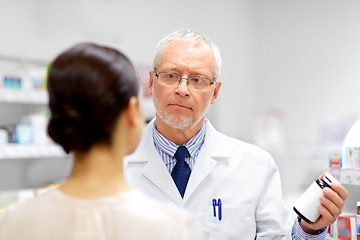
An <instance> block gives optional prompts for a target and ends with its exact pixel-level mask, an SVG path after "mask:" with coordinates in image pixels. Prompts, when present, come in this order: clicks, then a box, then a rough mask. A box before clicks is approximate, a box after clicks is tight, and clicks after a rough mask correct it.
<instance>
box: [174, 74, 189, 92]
mask: <svg viewBox="0 0 360 240" xmlns="http://www.w3.org/2000/svg"><path fill="white" fill-rule="evenodd" d="M177 92H178V93H179V94H184V95H186V94H189V85H188V80H187V78H181V79H180V80H179V85H178V87H177Z"/></svg>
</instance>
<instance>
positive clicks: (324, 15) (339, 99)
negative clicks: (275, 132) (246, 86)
mask: <svg viewBox="0 0 360 240" xmlns="http://www.w3.org/2000/svg"><path fill="white" fill-rule="evenodd" d="M253 9H254V14H253V21H252V22H253V24H254V25H253V27H254V45H255V48H254V65H253V66H254V67H255V68H256V69H255V70H254V71H253V75H252V77H253V79H254V82H255V86H254V89H256V90H255V92H254V93H255V94H256V97H255V100H256V103H255V106H256V107H255V109H257V110H262V109H269V108H275V109H276V110H277V111H278V112H280V113H281V114H280V116H281V117H280V121H279V122H280V123H281V124H280V127H279V128H280V130H281V131H280V132H281V133H282V137H283V139H284V141H283V146H282V147H283V148H282V149H281V151H277V152H274V151H273V154H274V155H275V156H276V160H277V162H278V165H279V168H280V170H281V172H282V175H283V184H284V188H285V191H286V192H291V191H294V189H297V188H304V187H305V186H307V185H308V184H310V183H311V181H312V179H314V178H316V177H318V176H319V175H320V174H321V173H322V172H323V171H324V170H325V169H326V168H327V166H328V162H327V159H328V157H327V154H328V151H329V150H334V149H338V148H341V144H342V140H343V138H344V136H345V133H346V132H347V130H348V128H349V127H350V126H351V125H352V124H353V122H354V121H355V120H356V119H357V118H358V117H360V108H359V107H358V106H357V105H358V104H357V103H359V102H360V94H359V89H360V81H359V79H360V68H359V66H360V32H359V31H357V30H356V29H357V28H358V23H359V22H360V15H359V14H358V10H359V9H360V2H359V1H355V0H350V1H333V0H330V1H323V0H320V1H311V0H304V1H282V0H275V1H254V5H253ZM269 150H270V151H272V150H274V148H272V149H271V147H270V148H269ZM297 183H298V184H297Z"/></svg>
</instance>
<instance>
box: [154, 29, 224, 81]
mask: <svg viewBox="0 0 360 240" xmlns="http://www.w3.org/2000/svg"><path fill="white" fill-rule="evenodd" d="M175 40H180V41H192V42H204V43H205V44H207V45H208V46H209V47H210V48H211V50H212V52H213V54H214V57H215V63H216V66H215V77H216V78H218V77H219V76H220V72H221V65H222V59H221V55H220V50H219V48H218V47H217V46H216V45H215V43H214V42H212V41H211V40H210V39H208V38H207V37H205V35H203V34H202V33H199V32H197V31H194V30H191V29H184V30H179V31H175V32H173V33H171V34H169V35H167V36H166V37H164V38H163V39H162V40H161V41H160V42H159V43H158V44H157V45H156V48H155V56H154V61H153V67H154V68H155V66H157V65H158V63H159V62H160V60H161V54H162V51H163V50H164V48H165V47H166V46H167V45H168V44H169V43H170V42H172V41H175Z"/></svg>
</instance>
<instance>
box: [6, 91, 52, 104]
mask: <svg viewBox="0 0 360 240" xmlns="http://www.w3.org/2000/svg"><path fill="white" fill-rule="evenodd" d="M0 102H4V103H25V104H40V105H46V104H47V103H48V94H47V92H46V91H41V90H30V89H28V90H25V89H0Z"/></svg>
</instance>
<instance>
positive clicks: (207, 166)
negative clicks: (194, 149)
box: [184, 149, 217, 202]
mask: <svg viewBox="0 0 360 240" xmlns="http://www.w3.org/2000/svg"><path fill="white" fill-rule="evenodd" d="M216 164H217V161H215V160H214V159H213V158H211V157H210V156H209V154H208V152H207V151H206V149H202V150H201V151H200V153H199V155H198V157H197V162H196V164H195V166H194V168H193V170H192V173H191V174H190V178H189V182H188V185H187V186H186V191H185V195H184V201H185V202H186V200H187V199H188V198H189V197H190V196H191V194H192V193H194V191H195V190H196V188H197V187H198V186H199V185H200V184H201V182H202V181H204V180H205V178H206V177H207V176H208V175H209V174H210V173H211V171H212V170H213V169H214V167H215V166H216Z"/></svg>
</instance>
